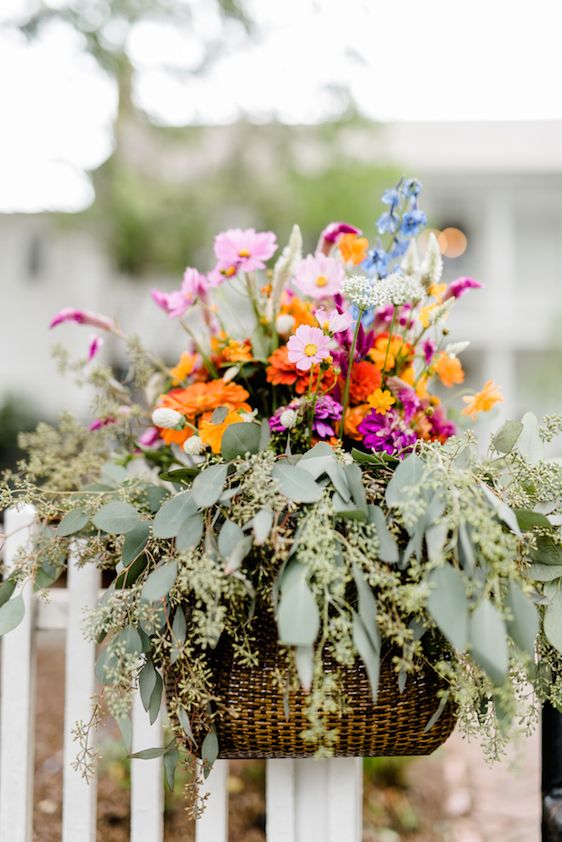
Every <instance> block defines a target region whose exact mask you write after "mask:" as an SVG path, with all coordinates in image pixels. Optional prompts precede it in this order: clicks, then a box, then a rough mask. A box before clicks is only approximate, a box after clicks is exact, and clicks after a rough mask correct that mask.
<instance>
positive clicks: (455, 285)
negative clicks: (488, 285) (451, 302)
mask: <svg viewBox="0 0 562 842" xmlns="http://www.w3.org/2000/svg"><path fill="white" fill-rule="evenodd" d="M483 286H484V284H481V283H480V281H475V280H474V278H457V279H456V281H453V282H452V283H450V284H449V288H448V289H447V292H446V293H445V295H444V296H443V301H447V300H448V299H449V298H460V297H461V296H463V295H464V294H465V292H468V290H469V289H482V288H483Z"/></svg>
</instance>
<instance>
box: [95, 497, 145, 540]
mask: <svg viewBox="0 0 562 842" xmlns="http://www.w3.org/2000/svg"><path fill="white" fill-rule="evenodd" d="M139 521H140V515H139V513H138V512H137V510H136V509H135V508H134V506H131V504H130V503H106V504H105V506H102V507H101V509H99V510H98V511H97V512H96V514H95V516H94V517H93V518H92V522H93V524H94V526H96V527H97V528H98V529H101V530H102V531H103V532H109V533H111V534H114V535H125V534H126V533H127V532H131V530H132V529H134V528H135V527H136V526H137V524H138V523H139Z"/></svg>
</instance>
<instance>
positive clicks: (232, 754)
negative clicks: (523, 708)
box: [166, 618, 456, 759]
mask: <svg viewBox="0 0 562 842" xmlns="http://www.w3.org/2000/svg"><path fill="white" fill-rule="evenodd" d="M256 625H257V628H255V629H254V633H255V635H256V638H257V640H256V645H257V648H258V649H259V652H260V664H259V666H257V667H248V666H242V665H241V664H239V663H237V662H236V661H235V660H234V653H233V649H232V646H231V645H230V643H229V641H228V639H226V640H221V643H220V644H219V647H218V648H217V650H216V653H215V663H214V668H213V672H214V680H215V690H216V693H217V695H218V696H219V697H220V698H221V700H222V702H223V703H224V705H225V706H226V707H227V708H228V709H229V710H232V711H236V713H237V716H223V717H219V718H218V719H217V721H216V728H217V733H218V739H219V747H220V755H219V756H220V757H224V758H230V759H234V758H259V757H262V758H263V757H309V756H311V755H313V754H314V748H313V747H311V746H310V745H308V744H306V743H304V742H303V741H302V740H301V738H300V736H299V734H300V733H301V731H303V730H304V729H305V728H307V726H308V723H307V721H306V719H305V715H304V704H305V695H304V693H303V692H301V691H300V690H299V691H296V692H291V693H289V696H288V714H289V715H288V717H287V716H286V712H287V709H286V705H287V698H286V697H285V698H284V695H283V693H282V692H281V691H280V690H279V687H278V685H277V684H275V682H274V679H273V675H274V672H275V670H276V669H278V668H283V666H284V663H283V657H282V653H281V650H280V647H279V644H278V640H277V629H276V627H275V625H274V624H273V623H272V622H271V620H270V619H269V618H267V619H266V618H264V622H260V623H258V624H256ZM391 661H392V651H391V649H390V648H388V649H386V650H385V649H384V648H383V653H382V659H381V671H380V681H379V692H378V698H377V701H376V703H375V704H373V700H372V696H371V691H370V688H369V681H368V679H367V675H366V672H365V668H364V667H363V664H362V662H360V661H359V660H358V661H357V662H356V665H355V666H354V667H353V668H349V669H347V670H345V674H344V681H345V694H346V697H347V700H348V706H347V707H348V712H346V713H345V714H343V715H342V716H338V715H330V716H328V717H327V725H328V727H329V728H337V729H338V731H339V740H338V743H337V745H336V747H335V752H334V753H335V755H336V756H337V757H390V756H398V755H402V756H405V755H424V754H431V752H433V751H435V749H437V748H438V747H439V746H440V745H441V744H442V743H444V742H445V740H446V739H447V737H448V736H449V735H450V734H451V732H452V731H453V728H454V727H455V721H456V716H455V709H454V707H453V706H452V705H447V706H446V708H445V710H444V711H443V713H442V715H441V717H440V718H439V719H438V721H437V722H436V723H435V724H434V725H433V727H432V728H430V729H429V730H428V731H424V729H425V726H426V724H427V722H428V721H429V719H430V718H431V716H432V715H433V714H434V713H435V710H436V708H437V705H438V698H437V695H436V694H437V691H438V690H439V689H440V688H441V687H443V686H444V685H443V682H442V680H441V679H439V677H438V676H437V674H436V673H435V671H434V670H432V669H431V668H430V667H427V668H425V669H423V670H420V671H419V672H416V674H414V675H410V676H408V681H407V683H406V687H405V690H404V692H403V693H400V691H399V689H398V682H397V676H396V673H395V672H394V671H393V670H392V665H391ZM324 668H325V669H326V671H329V670H330V668H331V665H330V663H329V661H327V660H326V661H325V664H324ZM332 668H333V667H332ZM166 684H167V691H168V693H171V694H172V695H173V694H174V690H175V684H176V679H175V673H174V671H173V670H171V671H170V673H169V674H168V676H167V681H166Z"/></svg>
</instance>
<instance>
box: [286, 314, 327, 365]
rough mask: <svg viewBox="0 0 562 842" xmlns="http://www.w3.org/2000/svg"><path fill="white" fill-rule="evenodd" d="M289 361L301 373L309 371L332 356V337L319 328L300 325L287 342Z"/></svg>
mask: <svg viewBox="0 0 562 842" xmlns="http://www.w3.org/2000/svg"><path fill="white" fill-rule="evenodd" d="M287 348H288V351H289V360H290V362H292V363H294V364H295V365H296V367H297V368H298V369H299V371H308V370H309V369H310V368H311V367H312V366H313V365H316V363H320V362H322V360H325V359H326V357H329V356H330V337H329V336H326V334H325V333H324V332H323V331H321V330H320V328H319V327H311V326H310V325H300V327H298V328H297V330H296V333H294V334H293V336H291V338H290V339H289V341H288V342H287Z"/></svg>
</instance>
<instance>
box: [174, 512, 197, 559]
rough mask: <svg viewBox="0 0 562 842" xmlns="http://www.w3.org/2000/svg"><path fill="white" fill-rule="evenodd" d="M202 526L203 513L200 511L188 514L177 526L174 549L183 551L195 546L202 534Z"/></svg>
mask: <svg viewBox="0 0 562 842" xmlns="http://www.w3.org/2000/svg"><path fill="white" fill-rule="evenodd" d="M203 528H204V523H203V515H202V514H201V513H200V512H195V514H194V515H190V516H189V517H188V518H187V519H186V520H184V522H183V523H182V525H181V526H180V528H179V532H178V534H177V536H176V550H177V551H178V552H180V553H183V552H185V550H189V549H191V547H196V546H197V544H198V543H199V541H200V540H201V537H202V535H203Z"/></svg>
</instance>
